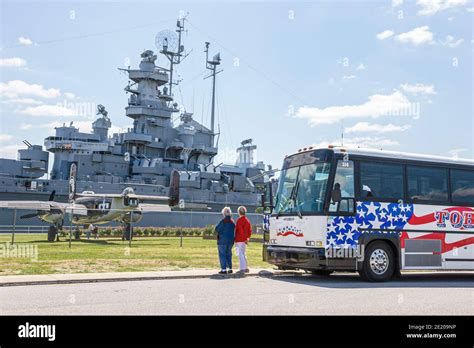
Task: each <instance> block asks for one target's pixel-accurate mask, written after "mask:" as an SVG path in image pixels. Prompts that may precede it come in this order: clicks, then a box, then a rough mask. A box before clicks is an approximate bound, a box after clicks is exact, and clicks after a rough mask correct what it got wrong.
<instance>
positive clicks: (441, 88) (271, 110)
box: [0, 0, 474, 167]
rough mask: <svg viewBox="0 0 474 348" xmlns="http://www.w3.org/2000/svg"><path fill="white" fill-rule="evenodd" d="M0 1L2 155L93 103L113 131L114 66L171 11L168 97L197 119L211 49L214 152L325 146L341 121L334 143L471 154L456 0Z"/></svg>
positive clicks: (460, 7)
mask: <svg viewBox="0 0 474 348" xmlns="http://www.w3.org/2000/svg"><path fill="white" fill-rule="evenodd" d="M0 3H1V50H0V59H1V60H0V74H1V81H0V82H1V85H0V108H1V109H0V111H1V114H0V149H1V151H0V156H2V157H5V156H6V157H14V156H15V152H16V149H17V148H18V147H19V146H21V141H22V140H23V139H27V140H28V141H30V142H31V143H37V144H42V143H43V140H44V138H45V137H46V136H48V135H51V134H53V129H52V127H53V126H54V125H58V124H62V123H63V122H66V123H69V122H70V121H73V120H74V121H75V124H76V125H78V126H79V127H80V129H81V130H84V131H85V130H87V127H88V123H89V122H90V119H91V118H92V119H93V117H94V115H93V111H94V110H93V109H92V108H91V106H92V107H93V106H94V105H96V104H99V103H101V104H103V105H105V106H106V108H107V110H108V111H109V116H110V117H111V120H112V122H113V125H114V127H116V128H115V129H119V128H124V127H128V126H130V125H131V123H132V122H130V120H129V119H127V117H125V112H124V107H125V106H126V103H127V96H126V94H125V92H124V91H123V88H124V87H125V85H126V84H127V77H126V75H124V74H123V73H121V72H119V71H118V70H117V68H118V67H125V65H126V64H127V63H128V62H130V65H131V66H132V67H136V66H137V65H138V63H139V58H140V53H141V52H142V51H143V50H144V49H152V50H155V51H156V48H155V46H154V38H155V35H156V33H157V32H159V31H160V30H162V29H174V25H175V21H176V18H177V16H178V15H179V11H184V12H186V13H189V14H188V16H187V18H188V19H189V21H188V22H187V23H186V26H187V29H188V32H187V33H186V34H185V36H184V45H185V47H186V50H187V51H191V53H190V55H189V56H188V58H187V59H186V60H184V61H183V62H182V64H181V65H180V66H179V67H178V73H179V75H180V78H181V79H182V82H181V87H180V89H178V88H175V91H174V94H175V100H176V101H177V102H178V103H180V104H182V105H183V106H184V107H185V108H186V109H187V110H188V111H194V116H195V119H196V120H197V121H203V122H204V123H205V124H209V122H210V120H209V118H210V117H209V113H210V112H209V102H210V87H211V86H210V80H203V77H204V76H205V75H204V73H205V64H204V58H205V57H204V53H203V50H204V42H205V41H210V42H211V47H210V51H211V53H212V54H214V53H216V52H220V53H221V58H222V65H221V67H222V69H223V70H224V71H223V72H222V73H221V74H219V76H218V81H217V86H218V107H217V111H218V123H219V124H220V130H221V136H220V144H219V145H220V148H221V150H222V151H223V154H224V155H222V156H221V158H224V159H226V158H227V159H231V157H230V156H225V154H226V153H229V152H232V151H233V149H234V148H235V147H237V146H238V144H239V142H240V141H241V140H243V139H246V138H253V139H254V142H255V143H256V144H257V145H258V153H257V159H258V160H262V161H265V162H267V163H271V164H273V165H274V166H275V167H279V166H280V164H281V161H282V159H283V156H284V155H285V154H289V153H292V152H294V151H296V150H297V149H298V148H301V147H304V146H308V145H311V144H319V145H326V144H327V143H334V144H338V143H339V142H340V138H341V132H342V130H343V129H344V138H345V144H348V145H360V146H363V147H367V146H371V147H375V148H384V149H389V150H400V151H409V152H420V153H429V154H439V155H445V156H453V155H458V156H459V157H465V158H473V157H474V121H473V118H474V117H473V104H472V99H473V98H472V97H473V86H472V81H473V71H472V69H473V55H472V54H473V47H474V45H473V30H472V29H473V28H472V23H473V14H474V12H473V11H474V4H473V2H469V1H467V0H417V1H406V0H405V1H400V0H398V1H397V0H395V1H314V2H302V1H292V2H285V1H277V2H266V1H258V2H253V1H247V2H237V1H220V2H211V1H205V2H179V1H178V2H177V1H153V2H152V1H142V2H140V1H120V2H116V1H107V2H100V1H83V2H74V1H68V2H59V1H42V2H40V1H36V2H23V1H5V0H1V2H0ZM158 64H159V65H166V60H165V59H164V57H159V58H158ZM79 108H82V109H81V110H82V111H80V112H79V114H77V113H78V109H79ZM89 109H90V110H89Z"/></svg>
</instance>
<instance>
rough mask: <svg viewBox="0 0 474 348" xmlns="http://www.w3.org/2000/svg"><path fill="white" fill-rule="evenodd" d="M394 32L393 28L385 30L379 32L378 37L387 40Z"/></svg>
mask: <svg viewBox="0 0 474 348" xmlns="http://www.w3.org/2000/svg"><path fill="white" fill-rule="evenodd" d="M393 34H394V32H393V31H392V30H384V31H382V32H381V33H378V34H377V39H379V40H385V39H388V38H389V37H391V36H393Z"/></svg>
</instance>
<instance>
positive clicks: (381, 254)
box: [359, 241, 395, 282]
mask: <svg viewBox="0 0 474 348" xmlns="http://www.w3.org/2000/svg"><path fill="white" fill-rule="evenodd" d="M394 272H395V255H394V253H393V250H392V248H390V246H389V245H388V244H387V243H386V242H383V241H377V242H373V243H371V244H369V246H368V247H367V248H366V249H365V253H364V261H363V263H362V269H361V270H359V274H360V276H361V277H362V279H364V280H367V281H370V282H385V281H387V280H389V279H390V278H392V276H393V274H394Z"/></svg>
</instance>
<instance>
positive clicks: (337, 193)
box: [331, 183, 342, 203]
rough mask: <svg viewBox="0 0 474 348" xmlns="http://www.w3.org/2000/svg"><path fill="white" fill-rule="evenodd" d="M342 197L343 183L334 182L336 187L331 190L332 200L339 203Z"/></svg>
mask: <svg viewBox="0 0 474 348" xmlns="http://www.w3.org/2000/svg"><path fill="white" fill-rule="evenodd" d="M341 199H342V194H341V185H340V184H339V183H336V184H334V188H333V190H332V192H331V200H332V201H333V202H334V203H339V202H340V201H341Z"/></svg>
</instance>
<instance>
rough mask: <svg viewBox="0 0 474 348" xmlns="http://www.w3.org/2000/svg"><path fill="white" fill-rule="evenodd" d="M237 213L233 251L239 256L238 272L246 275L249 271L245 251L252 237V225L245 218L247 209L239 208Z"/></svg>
mask: <svg viewBox="0 0 474 348" xmlns="http://www.w3.org/2000/svg"><path fill="white" fill-rule="evenodd" d="M237 211H238V212H239V218H238V219H237V222H236V224H235V251H236V253H237V255H238V256H239V264H240V267H239V268H240V272H244V273H248V272H249V269H248V266H247V256H246V255H245V252H246V250H247V243H248V241H249V239H250V236H251V235H252V225H251V224H250V221H249V219H248V218H247V217H246V216H245V214H246V213H247V209H246V208H245V207H244V206H240V207H239V208H238V209H237Z"/></svg>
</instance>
